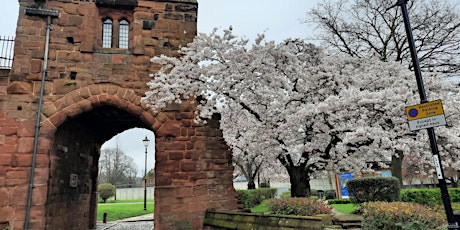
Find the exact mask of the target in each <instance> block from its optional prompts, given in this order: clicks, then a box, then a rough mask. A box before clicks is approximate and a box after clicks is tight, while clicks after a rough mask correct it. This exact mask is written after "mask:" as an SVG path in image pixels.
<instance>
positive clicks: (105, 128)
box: [0, 0, 237, 229]
mask: <svg viewBox="0 0 460 230" xmlns="http://www.w3.org/2000/svg"><path fill="white" fill-rule="evenodd" d="M19 4H20V13H19V19H18V22H17V25H18V26H17V33H16V38H15V48H14V63H13V66H12V68H11V70H9V71H8V72H5V71H4V72H1V73H0V229H2V228H3V227H6V226H10V228H11V229H24V228H27V229H91V228H93V227H94V226H95V222H96V220H95V216H96V207H97V197H98V195H97V173H98V160H99V153H100V147H101V145H102V144H103V143H104V142H105V141H107V140H109V139H110V138H111V137H113V136H114V135H116V134H118V133H120V132H122V131H124V130H127V129H130V128H135V127H140V128H145V129H149V130H151V131H153V132H154V133H155V138H156V139H155V142H156V153H155V161H156V162H155V170H156V172H155V181H156V187H155V213H154V218H155V229H200V228H201V226H202V220H203V217H204V215H205V210H206V209H208V208H213V209H217V210H231V209H236V203H237V202H236V194H235V190H234V188H233V186H232V172H233V167H232V164H231V153H230V152H229V150H228V147H227V146H226V144H225V142H224V140H223V138H222V133H221V131H220V129H219V124H218V122H219V117H218V116H217V115H216V116H215V117H214V119H212V120H210V121H209V122H208V123H207V124H206V125H197V124H195V123H194V122H193V116H194V111H195V106H194V104H191V103H183V104H181V105H170V106H168V107H167V108H165V109H164V110H162V111H160V112H159V113H152V112H151V111H149V110H148V108H147V107H146V106H145V105H143V104H142V103H141V102H140V99H141V98H142V97H143V96H144V92H145V91H146V90H147V87H146V82H148V81H149V79H150V77H149V74H150V73H153V72H155V71H157V70H158V69H159V66H157V65H154V64H152V63H150V58H151V57H152V56H155V55H161V54H166V55H177V50H178V49H179V47H180V46H185V45H186V44H187V43H189V42H191V41H192V40H193V38H194V36H195V35H196V33H197V10H198V3H197V1H196V0H20V1H19ZM44 73H45V74H44ZM37 117H39V118H40V119H37ZM37 120H38V121H39V122H37ZM152 215H153V214H152Z"/></svg>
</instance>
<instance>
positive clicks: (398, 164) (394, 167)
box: [391, 151, 404, 188]
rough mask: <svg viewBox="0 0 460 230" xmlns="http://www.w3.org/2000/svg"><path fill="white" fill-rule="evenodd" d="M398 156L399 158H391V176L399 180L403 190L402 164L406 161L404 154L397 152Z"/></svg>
mask: <svg viewBox="0 0 460 230" xmlns="http://www.w3.org/2000/svg"><path fill="white" fill-rule="evenodd" d="M396 154H398V156H395V155H392V156H391V175H392V176H394V177H396V178H398V179H399V185H401V188H402V186H403V178H402V163H403V159H404V153H403V152H402V151H396Z"/></svg>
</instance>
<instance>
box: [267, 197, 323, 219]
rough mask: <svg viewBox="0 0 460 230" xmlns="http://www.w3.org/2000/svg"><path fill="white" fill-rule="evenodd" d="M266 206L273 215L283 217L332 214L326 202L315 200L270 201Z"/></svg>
mask: <svg viewBox="0 0 460 230" xmlns="http://www.w3.org/2000/svg"><path fill="white" fill-rule="evenodd" d="M266 204H267V207H268V209H270V211H271V212H272V213H273V214H281V215H297V216H314V215H318V214H330V213H331V212H332V207H330V206H329V205H327V204H326V202H324V201H323V200H321V199H314V198H280V199H269V200H267V201H266Z"/></svg>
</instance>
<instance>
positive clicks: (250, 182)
mask: <svg viewBox="0 0 460 230" xmlns="http://www.w3.org/2000/svg"><path fill="white" fill-rule="evenodd" d="M248 189H256V183H255V182H254V180H251V179H249V180H248Z"/></svg>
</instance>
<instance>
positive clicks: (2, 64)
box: [0, 36, 14, 69]
mask: <svg viewBox="0 0 460 230" xmlns="http://www.w3.org/2000/svg"><path fill="white" fill-rule="evenodd" d="M13 57H14V37H9V36H0V69H11V67H12V66H13Z"/></svg>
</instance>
